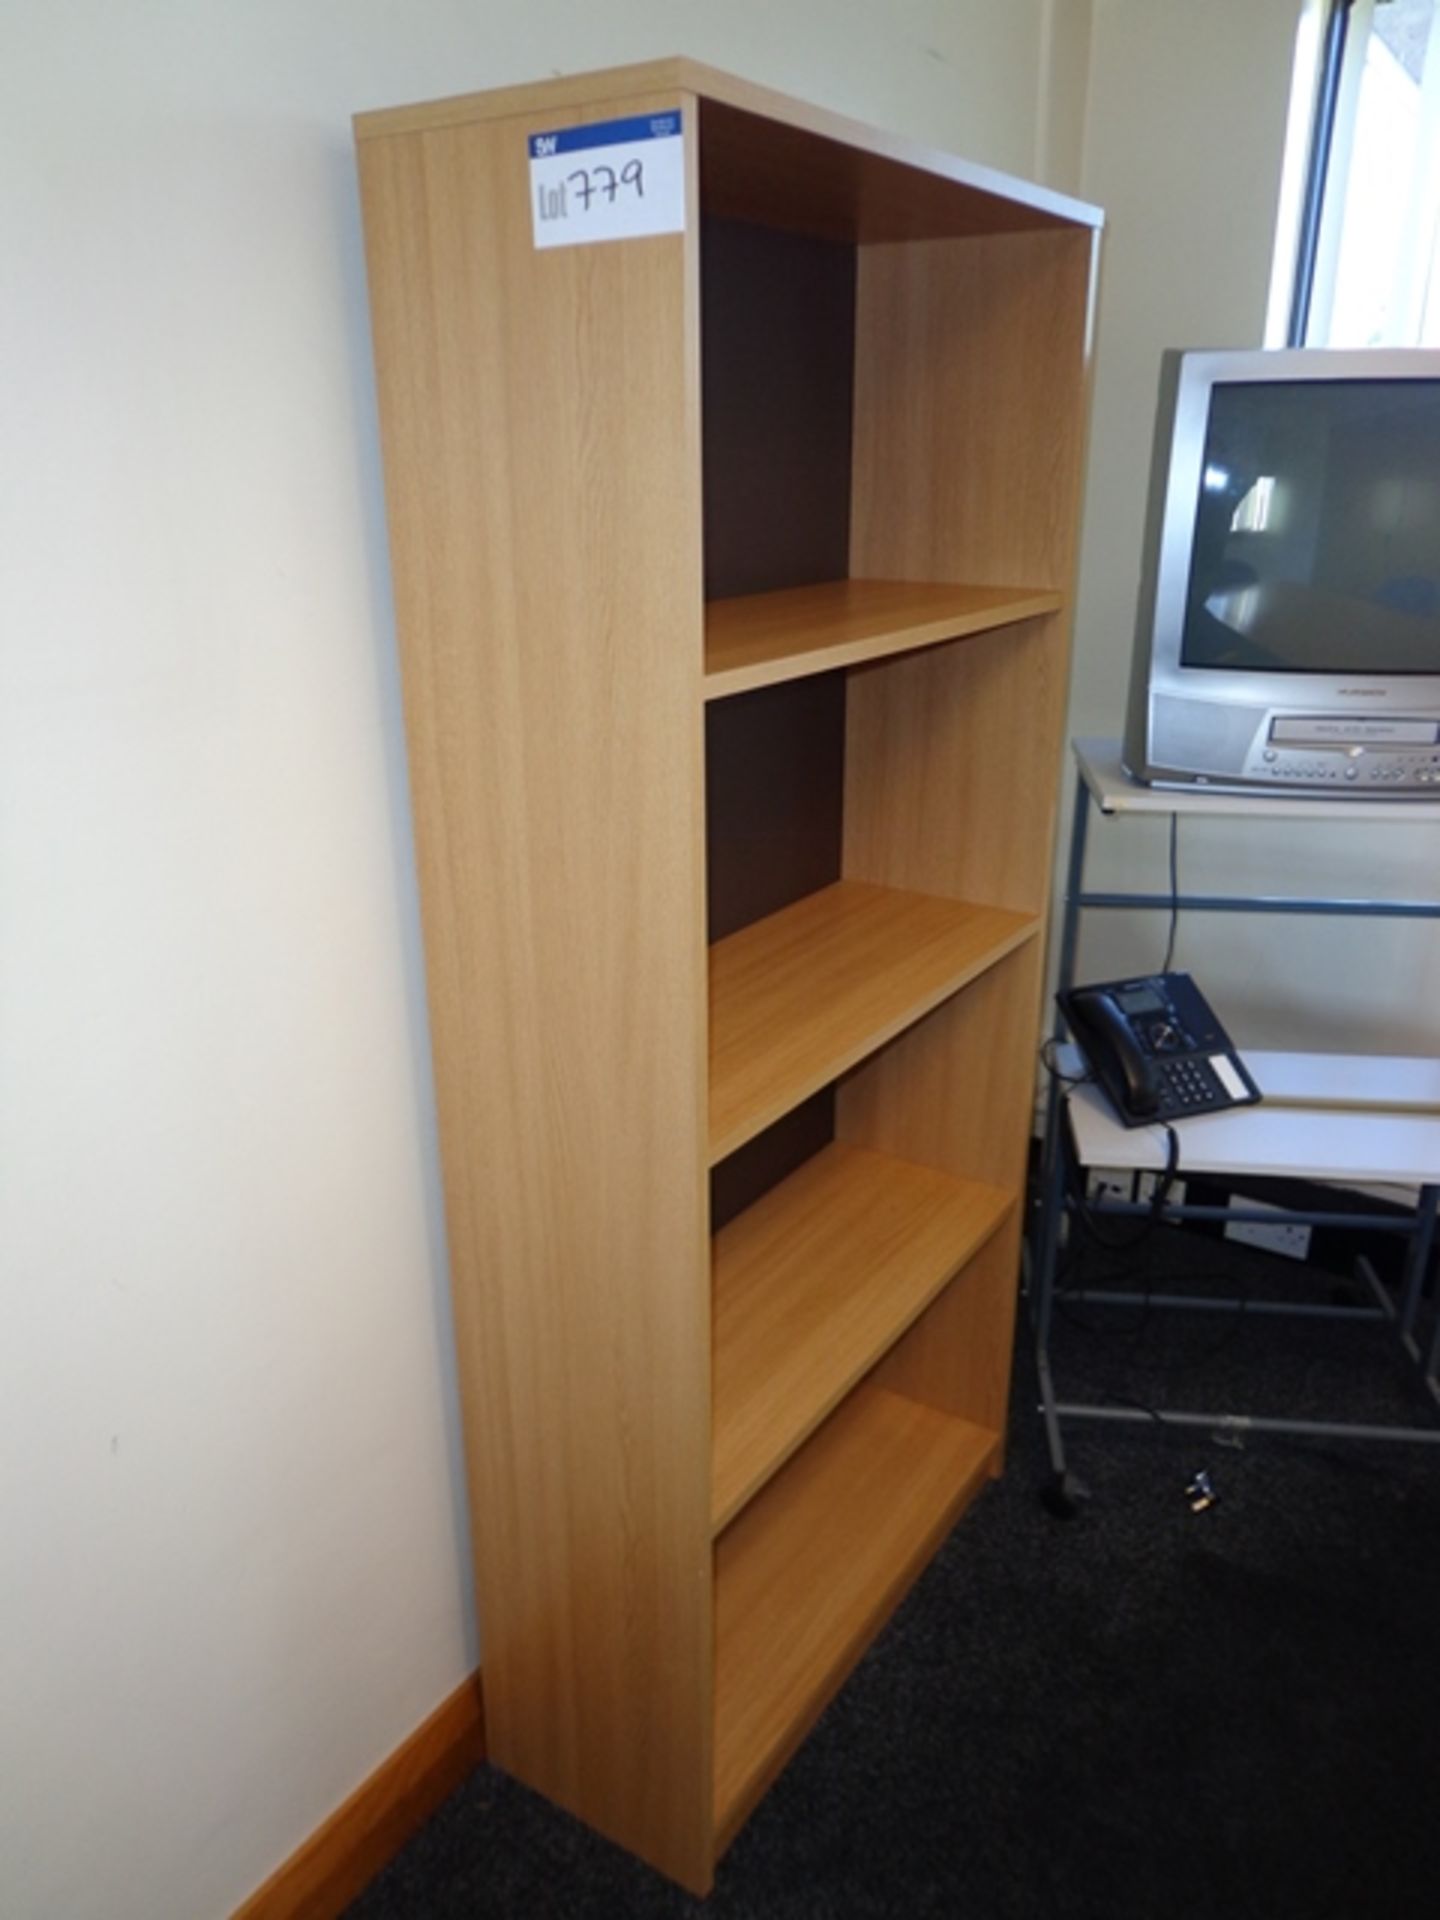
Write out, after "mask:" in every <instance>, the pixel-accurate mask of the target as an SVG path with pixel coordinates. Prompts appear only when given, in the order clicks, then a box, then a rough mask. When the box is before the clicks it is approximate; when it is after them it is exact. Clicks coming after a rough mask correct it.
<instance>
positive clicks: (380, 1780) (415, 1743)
mask: <svg viewBox="0 0 1440 1920" xmlns="http://www.w3.org/2000/svg"><path fill="white" fill-rule="evenodd" d="M484 1758H485V1702H484V1697H483V1695H482V1693H481V1689H480V1675H479V1674H478V1673H474V1674H472V1675H471V1676H470V1678H469V1679H468V1680H466V1681H465V1682H464V1683H463V1684H462V1685H461V1686H459V1687H457V1688H456V1690H455V1691H454V1693H452V1694H451V1695H450V1697H449V1699H448V1700H444V1701H442V1702H441V1704H440V1705H439V1706H438V1707H437V1708H436V1709H435V1711H434V1713H432V1714H431V1715H430V1717H429V1719H428V1720H424V1721H422V1722H421V1724H420V1725H419V1726H418V1727H417V1728H416V1729H415V1731H414V1733H412V1734H411V1735H410V1737H409V1739H408V1740H403V1741H402V1742H401V1743H400V1745H399V1746H398V1747H397V1748H396V1749H395V1751H394V1752H393V1753H392V1754H391V1755H390V1757H389V1759H388V1760H384V1761H382V1762H381V1764H380V1765H379V1766H378V1767H377V1768H376V1769H375V1771H374V1773H372V1774H371V1775H370V1778H369V1779H368V1780H366V1781H364V1782H363V1783H362V1784H361V1785H360V1786H359V1787H357V1788H356V1789H355V1791H354V1793H352V1794H351V1795H350V1798H349V1799H348V1800H346V1801H344V1802H343V1804H342V1805H340V1806H338V1807H337V1808H336V1809H335V1811H334V1813H332V1814H331V1815H330V1818H329V1819H328V1820H326V1821H325V1823H324V1824H323V1825H322V1826H320V1827H317V1829H316V1830H315V1832H314V1833H312V1834H311V1836H310V1838H309V1839H308V1840H307V1841H305V1843H304V1844H303V1845H302V1846H301V1847H299V1848H297V1850H296V1851H295V1852H294V1853H292V1854H291V1856H290V1858H289V1859H288V1860H287V1861H285V1863H284V1864H283V1865H282V1866H280V1867H277V1869H276V1870H275V1872H274V1873H272V1874H271V1876H270V1878H269V1879H268V1880H267V1881H266V1882H265V1884H264V1886H262V1887H259V1888H257V1889H256V1891H255V1892H254V1893H252V1894H251V1895H250V1898H249V1899H248V1900H246V1901H245V1902H244V1904H243V1905H242V1906H240V1907H238V1908H237V1909H236V1911H235V1914H234V1916H233V1920H334V1916H335V1915H337V1914H339V1913H342V1912H343V1911H344V1909H345V1908H346V1907H347V1906H348V1905H349V1904H350V1902H351V1901H352V1900H354V1899H355V1898H356V1896H357V1895H358V1894H359V1893H360V1892H361V1891H362V1889H363V1888H364V1887H366V1886H367V1885H368V1884H369V1882H370V1881H371V1880H373V1879H374V1877H375V1875H376V1874H377V1873H379V1871H380V1869H381V1868H382V1867H383V1866H384V1865H385V1864H386V1862H387V1861H389V1860H390V1859H391V1858H392V1856H393V1855H394V1854H396V1853H397V1852H398V1851H399V1849H400V1848H401V1847H402V1846H403V1845H404V1844H405V1842H406V1841H407V1840H408V1839H409V1838H410V1836H411V1835H412V1834H413V1833H414V1832H416V1831H417V1829H418V1828H420V1827H421V1826H423V1825H424V1823H425V1822H426V1821H427V1820H428V1819H429V1818H430V1816H431V1814H432V1813H434V1812H435V1810H436V1808H437V1807H438V1806H439V1805H440V1803H441V1802H442V1801H443V1800H445V1799H446V1798H447V1797H448V1796H449V1795H450V1794H451V1793H453V1792H454V1790H455V1788H456V1787H458V1786H459V1784H460V1782H461V1781H462V1780H463V1779H464V1778H465V1776H466V1774H467V1773H469V1772H471V1770H472V1769H473V1768H475V1767H478V1766H479V1764H480V1762H481V1761H482V1760H483V1759H484Z"/></svg>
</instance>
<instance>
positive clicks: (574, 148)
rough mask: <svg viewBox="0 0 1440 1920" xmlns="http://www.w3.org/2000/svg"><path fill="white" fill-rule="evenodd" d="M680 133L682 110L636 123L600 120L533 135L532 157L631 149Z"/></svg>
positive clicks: (647, 116)
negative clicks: (640, 142)
mask: <svg viewBox="0 0 1440 1920" xmlns="http://www.w3.org/2000/svg"><path fill="white" fill-rule="evenodd" d="M679 131H680V110H679V108H678V107H677V108H676V110H675V112H674V113H642V114H637V115H636V117H635V118H634V119H633V120H597V121H596V123H595V124H594V126H591V127H564V128H562V129H561V131H560V132H558V133H532V134H531V136H530V158H531V159H532V160H543V159H544V158H545V157H546V155H547V154H552V153H582V152H584V150H585V149H586V148H587V147H620V146H628V145H629V143H630V142H631V141H632V140H672V139H674V137H675V135H676V134H678V133H679Z"/></svg>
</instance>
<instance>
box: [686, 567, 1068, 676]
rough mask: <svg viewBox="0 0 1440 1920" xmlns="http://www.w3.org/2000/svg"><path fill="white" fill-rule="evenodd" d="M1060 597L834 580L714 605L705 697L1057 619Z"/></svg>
mask: <svg viewBox="0 0 1440 1920" xmlns="http://www.w3.org/2000/svg"><path fill="white" fill-rule="evenodd" d="M1060 604H1061V601H1060V595H1059V594H1058V593H1046V592H1041V591H1038V590H1034V589H1027V588H1024V587H966V586H959V585H943V584H935V583H931V582H925V581H913V580H829V581H825V582H823V583H822V584H821V585H819V586H809V587H788V588H784V589H782V590H781V591H779V592H776V593H754V594H743V595H740V596H738V597H736V598H734V599H729V600H712V601H711V602H710V604H709V605H708V606H707V607H706V609H705V698H706V699H707V700H720V699H723V698H725V697H726V696H727V695H729V694H732V693H744V692H748V691H749V690H751V689H752V688H755V687H767V686H773V685H775V684H776V683H777V682H779V681H782V680H794V679H798V678H799V677H800V676H802V675H804V674H810V673H825V672H829V671H831V670H832V669H834V668H836V667H853V666H860V665H862V664H863V663H864V662H865V661H867V660H882V659H884V658H886V656H887V655H889V654H892V653H903V652H906V651H908V650H909V649H911V648H913V647H926V646H933V645H934V644H935V643H937V642H938V641H942V640H955V639H959V638H960V637H962V636H963V635H965V634H970V633H986V632H989V631H990V630H991V629H992V628H995V627H1003V626H1007V625H1009V624H1010V623H1012V622H1014V621H1016V620H1027V619H1031V618H1033V617H1034V616H1035V615H1037V614H1042V613H1054V612H1055V611H1056V610H1057V609H1058V608H1059V606H1060Z"/></svg>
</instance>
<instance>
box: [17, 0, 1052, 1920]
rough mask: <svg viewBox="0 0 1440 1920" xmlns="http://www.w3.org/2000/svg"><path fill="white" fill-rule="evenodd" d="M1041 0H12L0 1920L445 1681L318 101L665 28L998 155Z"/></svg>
mask: <svg viewBox="0 0 1440 1920" xmlns="http://www.w3.org/2000/svg"><path fill="white" fill-rule="evenodd" d="M1045 11H1046V8H1045V6H1044V4H1042V0H1033V3H1027V4H1018V3H1016V0H1010V3H1008V4H1006V5H1004V6H1001V5H998V4H994V0H885V4H881V0H850V3H849V4H846V5H839V4H833V3H831V4H827V0H790V3H789V4H784V5H781V4H776V0H726V4H725V5H723V6H722V5H720V4H718V0H716V3H715V4H708V5H707V4H703V3H702V0H669V3H668V4H667V3H666V0H624V4H617V5H614V6H612V7H610V8H609V9H605V10H602V9H599V8H592V7H587V6H582V5H580V4H578V3H577V4H564V5H561V4H557V3H556V0H531V4H530V5H529V6H528V7H527V8H524V9H520V8H508V7H501V6H499V5H498V4H495V3H494V0H471V3H470V4H465V3H464V0H409V4H407V5H405V6H403V7H401V6H397V5H394V4H393V3H392V0H246V4H244V5H235V4H229V3H226V0H205V3H203V4H202V0H129V4H126V5H123V6H117V5H114V4H110V3H108V0H52V3H51V4H50V5H47V6H45V7H32V8H27V9H24V10H23V22H24V23H23V27H22V25H21V24H20V22H21V15H20V14H19V13H14V12H13V10H12V15H13V17H12V19H11V22H10V31H9V33H8V35H7V47H6V58H5V61H4V63H3V65H0V277H3V297H0V383H3V384H0V445H3V447H4V454H5V457H4V460H3V462H0V529H3V535H0V537H3V540H4V552H3V556H0V1287H3V1296H0V1297H3V1303H4V1325H3V1334H0V1623H3V1630H0V1782H3V1787H0V1911H3V1913H4V1914H5V1915H6V1917H7V1920H62V1916H63V1920H91V1917H92V1916H93V1917H94V1920H172V1917H173V1920H202V1917H203V1916H207V1915H219V1914H222V1913H225V1912H227V1911H228V1910H229V1909H230V1908H231V1907H233V1905H234V1904H235V1903H236V1902H237V1901H238V1900H239V1899H240V1898H241V1897H242V1896H243V1895H244V1894H245V1893H246V1892H247V1891H248V1890H249V1889H250V1888H251V1887H252V1886H254V1885H255V1884H256V1883H257V1882H258V1881H260V1880H261V1879H263V1878H264V1877H265V1875H266V1874H267V1873H268V1872H269V1871H270V1870H271V1869H272V1868H273V1867H274V1866H275V1865H276V1864H277V1863H278V1862H279V1861H280V1860H281V1859H283V1858H284V1857H285V1856H286V1855H287V1854H288V1853H289V1852H290V1851H291V1849H292V1848H293V1847H294V1846H295V1845H296V1844H297V1843H299V1842H300V1841H301V1840H302V1839H303V1838H304V1836H305V1835H306V1834H308V1833H309V1832H310V1831H311V1830H312V1829H313V1828H314V1827H315V1826H316V1825H317V1824H318V1823H319V1822H320V1820H321V1819H323V1817H324V1816H325V1815H326V1814H327V1813H328V1812H329V1811H330V1809H331V1808H332V1807H333V1806H334V1805H335V1804H336V1803H337V1802H338V1801H339V1800H340V1799H341V1798H343V1796H344V1795H345V1794H346V1793H347V1792H349V1791H350V1790H351V1789H352V1788H353V1787H354V1786H355V1785H356V1784H357V1782H358V1781H359V1780H361V1779H362V1778H363V1777H364V1776H365V1775H366V1774H367V1773H368V1772H369V1771H370V1770H371V1769H372V1768H373V1767H374V1766H375V1765H376V1764H377V1763H378V1762H379V1761H380V1760H381V1759H382V1758H383V1757H384V1756H385V1755H386V1754H387V1753H389V1752H390V1751H391V1750H392V1749H393V1748H394V1746H395V1745H396V1744H397V1743H398V1742H399V1741H400V1740H401V1739H402V1738H403V1737H404V1736H405V1735H406V1734H407V1733H408V1732H409V1731H410V1729H411V1728H412V1727H413V1726H415V1725H416V1724H417V1723H418V1722H419V1721H420V1720H421V1719H422V1718H423V1717H424V1716H425V1715H426V1714H427V1713H428V1712H429V1711H430V1710H431V1708H433V1707H434V1706H435V1705H436V1704H437V1703H438V1702H439V1701H440V1699H441V1698H443V1697H444V1695H445V1694H446V1693H448V1692H449V1691H450V1690H451V1688H453V1687H454V1686H455V1685H456V1684H458V1682H459V1681H460V1680H461V1679H462V1678H463V1676H464V1675H465V1673H466V1672H467V1671H468V1670H469V1669H470V1668H471V1667H472V1666H473V1664H474V1662H475V1659H476V1657H477V1641H476V1635H475V1630H474V1626H473V1624H472V1619H471V1603H470V1589H469V1582H468V1579H467V1576H466V1573H465V1563H466V1554H467V1548H466V1544H465V1539H464V1522H463V1518H462V1510H461V1497H460V1482H459V1467H458V1455H457V1443H456V1438H455V1418H454V1395H453V1387H452V1381H451V1350H450V1342H449V1337H448V1333H447V1331H446V1320H445V1307H444V1302H443V1291H444V1254H443V1238H442V1229H441V1224H440V1214H439V1201H438V1187H437V1178H436V1170H435V1154H434V1142H433V1138H432V1131H431V1119H430V1087H429V1080H428V1068H427V1065H426V1040H425V1023H424V1012H423V998H422V990H421V971H420V960H419V953H418V943H417V934H416V919H415V903H414V885H413V874H412V868H411V861H410V854H409V843H408V831H409V829H408V819H407V814H406V806H405V800H404V774H403V764H402V753H401V742H400V730H399V721H398V713H397V699H396V683H395V671H394V666H393V661H392V646H391V642H392V635H391V622H390V610H389V600H388V588H387V576H386V566H385V560H384V542H383V529H382V517H381V501H380V480H379V470H378V457H377V452H376V444H375V426H374V416H373V407H372V400H371V386H370V373H369V365H368V342H367V334H366V321H365V306H364V293H363V286H362V277H361V266H360V242H359V224H358V216H357V209H356V196H355V188H354V178H353V167H352V160H351V151H350V139H349V127H348V116H349V114H350V113H351V112H352V111H353V110H354V109H356V108H362V107H373V106H379V105H386V104H392V103H395V102H399V101H404V100H410V99H420V98H426V97H430V96H433V95H436V94H439V93H446V92H453V91H456V90H457V89H460V88H465V87H483V86H489V85H498V84H502V83H507V82H512V81H518V80H524V79H531V78H535V77H540V76H544V75H546V74H548V73H551V72H558V71H566V70H575V69H580V68H584V67H588V66H594V65H601V64H609V63H613V62H619V61H626V60H631V59H639V58H646V57H650V56H653V55H655V54H660V53H667V52H673V51H684V52H690V53H694V54H696V55H698V56H699V57H701V58H707V59H711V60H713V61H715V62H716V63H718V64H723V65H728V66H731V67H733V68H734V69H736V70H737V71H741V72H744V73H747V74H749V75H751V76H752V77H754V78H756V79H759V80H762V81H766V82H769V83H771V84H774V85H778V86H781V87H785V88H789V89H791V90H794V91H798V92H802V93H804V94H806V95H808V96H810V97H812V98H815V99H817V100H819V101H822V102H824V103H827V104H830V105H833V106H835V107H838V108H840V109H842V110H845V111H849V112H852V113H855V114H857V115H859V116H862V117H865V118H868V119H873V120H877V121H881V122H885V123H890V124H894V125H896V126H900V127H904V128H907V129H908V130H910V131H912V132H913V133H915V134H916V135H918V136H920V137H922V138H925V139H928V140H932V141H934V142H937V143H940V144H944V145H950V146H954V147H957V148H958V149H960V150H961V151H964V152H967V153H968V154H970V155H971V156H972V157H974V158H976V159H979V160H982V161H986V162H989V163H991V164H993V165H997V166H1001V167H1006V168H1010V169H1014V170H1019V171H1028V170H1029V169H1030V167H1031V165H1032V163H1033V159H1034V155H1035V152H1036V145H1037V133H1038V126H1039V120H1038V115H1039V106H1038V74H1039V56H1040V46H1041V35H1042V27H1043V24H1044V19H1043V16H1044V14H1045Z"/></svg>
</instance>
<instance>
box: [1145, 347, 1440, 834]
mask: <svg viewBox="0 0 1440 1920" xmlns="http://www.w3.org/2000/svg"><path fill="white" fill-rule="evenodd" d="M1124 761H1125V766H1126V768H1127V770H1128V771H1129V773H1130V774H1131V775H1132V776H1133V777H1134V778H1135V779H1137V780H1142V781H1145V782H1147V783H1148V784H1151V785H1156V786H1167V787H1170V786H1174V787H1182V786H1198V787H1212V788H1227V789H1240V790H1243V791H1247V792H1269V793H1279V792H1285V793H1313V794H1327V795H1328V794H1346V793H1350V794H1356V795H1362V794H1363V795H1364V796H1365V798H1367V799H1378V798H1391V799H1407V798H1416V797H1419V798H1432V797H1440V352H1434V351H1413V352H1411V351H1407V352H1388V351H1382V350H1379V349H1370V350H1365V351H1359V352H1348V351H1347V352H1330V351H1321V350H1315V349H1305V350H1302V351H1291V350H1286V351H1282V352H1263V353H1262V352H1255V353H1236V352H1224V353H1189V352H1187V353H1178V352H1172V353H1167V354H1166V355H1165V358H1164V363H1163V367H1162V372H1161V380H1160V407H1159V416H1158V422H1157V427H1156V438H1155V457H1154V467H1153V471H1152V477H1151V491H1150V508H1149V515H1148V519H1147V523H1146V534H1145V552H1144V569H1143V573H1142V576H1141V582H1140V603H1139V618H1138V624H1137V630H1136V636H1135V655H1134V661H1133V664H1132V669H1131V678H1130V700H1129V706H1128V710H1127V714H1126V728H1125V742H1124Z"/></svg>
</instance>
